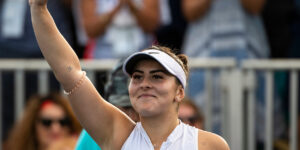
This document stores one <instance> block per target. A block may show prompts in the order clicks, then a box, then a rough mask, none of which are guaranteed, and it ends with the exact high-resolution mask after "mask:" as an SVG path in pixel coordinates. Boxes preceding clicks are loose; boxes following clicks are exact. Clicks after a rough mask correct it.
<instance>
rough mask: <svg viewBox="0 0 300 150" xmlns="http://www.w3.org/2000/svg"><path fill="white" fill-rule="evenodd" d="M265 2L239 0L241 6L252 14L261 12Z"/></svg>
mask: <svg viewBox="0 0 300 150" xmlns="http://www.w3.org/2000/svg"><path fill="white" fill-rule="evenodd" d="M265 2H266V0H241V3H242V5H243V7H244V8H245V9H246V10H247V12H249V13H251V14H253V15H257V14H259V13H260V12H261V10H262V8H263V6H264V4H265Z"/></svg>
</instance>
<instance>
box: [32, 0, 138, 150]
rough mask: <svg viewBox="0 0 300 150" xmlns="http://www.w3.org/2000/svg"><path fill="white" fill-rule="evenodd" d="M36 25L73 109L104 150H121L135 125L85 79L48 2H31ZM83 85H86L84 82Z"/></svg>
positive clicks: (34, 25)
mask: <svg viewBox="0 0 300 150" xmlns="http://www.w3.org/2000/svg"><path fill="white" fill-rule="evenodd" d="M29 3H30V9H31V16H32V24H33V28H34V32H35V35H36V38H37V41H38V44H39V46H40V48H41V51H42V53H43V55H44V57H45V59H46V60H47V62H48V63H49V65H50V66H51V68H52V70H53V72H54V74H55V76H56V78H57V79H58V81H59V82H60V83H61V84H62V85H63V87H64V89H65V90H66V91H72V89H74V87H77V88H75V91H74V92H73V93H72V94H71V95H69V99H70V102H71V105H72V108H73V110H74V112H75V114H76V116H77V118H78V119H79V121H80V122H81V124H82V125H83V127H84V128H85V129H86V130H87V131H88V132H89V133H90V135H91V136H92V137H93V138H94V139H95V141H96V142H97V143H98V144H99V145H100V146H101V147H103V148H104V149H120V148H121V146H122V144H123V142H124V141H125V140H126V138H127V137H128V135H129V134H130V132H131V130H132V129H133V127H134V122H133V121H131V120H130V119H129V118H128V117H127V116H126V115H125V114H123V113H121V111H119V110H118V109H116V108H115V107H114V106H112V105H111V104H109V103H107V102H106V101H105V100H103V98H102V97H101V96H100V95H99V94H98V92H97V90H96V89H95V87H94V86H93V84H92V83H91V82H90V81H89V80H88V79H87V78H86V77H85V76H83V72H82V71H81V67H80V63H79V59H78V57H77V56H76V54H75V53H74V51H73V50H72V48H71V47H70V46H69V44H68V43H67V41H66V40H65V39H64V38H63V36H62V35H61V34H60V33H59V31H58V29H57V28H56V25H55V23H54V21H53V19H52V17H51V15H50V13H49V12H48V9H47V6H46V3H47V1H46V0H29ZM80 81H82V82H80Z"/></svg>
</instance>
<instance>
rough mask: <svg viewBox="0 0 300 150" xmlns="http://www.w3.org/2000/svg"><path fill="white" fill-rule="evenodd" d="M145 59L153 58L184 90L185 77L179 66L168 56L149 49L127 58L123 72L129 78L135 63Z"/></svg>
mask: <svg viewBox="0 0 300 150" xmlns="http://www.w3.org/2000/svg"><path fill="white" fill-rule="evenodd" d="M146 58H153V59H154V60H156V61H157V62H159V63H160V64H161V65H162V66H163V67H164V68H165V69H166V70H167V71H168V72H169V73H171V74H172V75H174V76H175V77H176V78H177V79H178V80H179V81H180V83H181V85H182V86H183V88H184V89H185V86H186V75H185V73H184V71H183V69H182V67H181V66H180V64H179V63H178V62H177V61H176V60H175V59H174V58H172V57H171V56H170V55H169V54H167V53H165V52H163V51H160V50H156V49H149V50H145V51H142V52H136V53H134V54H132V55H131V56H129V57H128V58H127V59H126V60H125V62H124V65H123V72H124V73H125V74H127V75H128V76H131V73H132V71H133V67H134V65H135V64H136V63H137V61H140V60H143V59H146Z"/></svg>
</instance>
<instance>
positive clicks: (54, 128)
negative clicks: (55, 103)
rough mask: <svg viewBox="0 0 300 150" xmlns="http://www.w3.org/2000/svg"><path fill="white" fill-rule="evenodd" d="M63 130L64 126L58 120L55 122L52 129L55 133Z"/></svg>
mask: <svg viewBox="0 0 300 150" xmlns="http://www.w3.org/2000/svg"><path fill="white" fill-rule="evenodd" d="M61 130H62V126H61V125H60V124H59V123H58V122H54V123H53V124H52V125H51V131H52V132H54V133H59V132H61Z"/></svg>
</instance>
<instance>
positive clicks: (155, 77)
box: [152, 74, 163, 79]
mask: <svg viewBox="0 0 300 150" xmlns="http://www.w3.org/2000/svg"><path fill="white" fill-rule="evenodd" d="M152 78H153V79H162V78H163V77H162V76H161V75H157V74H155V75H153V76H152Z"/></svg>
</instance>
